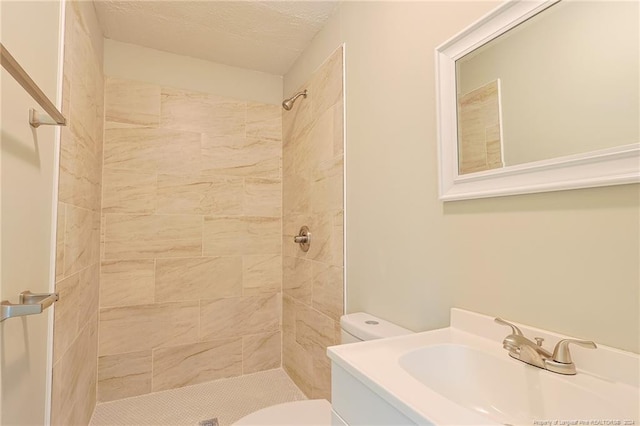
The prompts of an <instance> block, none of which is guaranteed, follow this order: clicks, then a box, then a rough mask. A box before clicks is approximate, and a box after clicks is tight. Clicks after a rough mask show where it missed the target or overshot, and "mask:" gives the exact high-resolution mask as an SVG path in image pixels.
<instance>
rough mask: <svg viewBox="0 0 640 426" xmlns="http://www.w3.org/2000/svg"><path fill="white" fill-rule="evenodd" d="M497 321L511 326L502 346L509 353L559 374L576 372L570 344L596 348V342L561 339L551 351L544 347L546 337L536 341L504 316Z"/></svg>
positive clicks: (513, 356) (519, 359)
mask: <svg viewBox="0 0 640 426" xmlns="http://www.w3.org/2000/svg"><path fill="white" fill-rule="evenodd" d="M495 321H496V322H497V323H498V324H500V325H506V326H508V327H511V334H509V335H508V336H507V337H505V338H504V340H503V342H502V347H503V348H505V349H506V350H507V351H509V355H510V356H511V357H512V358H515V359H517V360H518V361H522V362H526V363H527V364H531V365H534V366H536V367H538V368H543V369H545V370H549V371H553V372H554V373H559V374H576V366H575V364H574V363H573V360H572V359H571V353H570V352H569V344H570V343H575V344H577V345H580V346H583V347H585V348H590V349H596V348H597V346H596V344H595V343H594V342H592V341H588V340H575V339H564V340H560V341H559V342H558V344H557V345H556V347H555V348H554V350H553V353H551V352H549V351H548V350H546V349H545V348H543V347H542V342H543V341H544V339H543V338H542V337H535V338H534V339H535V342H532V341H531V340H529V339H527V338H526V337H525V336H524V334H522V331H520V329H519V328H518V327H516V326H515V325H514V324H511V323H509V322H507V321H505V320H503V319H502V318H496V319H495Z"/></svg>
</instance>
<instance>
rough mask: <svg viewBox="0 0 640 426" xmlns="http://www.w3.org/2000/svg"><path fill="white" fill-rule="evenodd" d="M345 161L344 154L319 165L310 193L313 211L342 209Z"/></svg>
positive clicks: (315, 171)
mask: <svg viewBox="0 0 640 426" xmlns="http://www.w3.org/2000/svg"><path fill="white" fill-rule="evenodd" d="M343 170H344V161H343V158H342V156H339V157H336V158H334V159H332V160H329V161H327V162H325V163H322V164H320V165H319V167H318V168H317V169H315V170H314V173H313V178H312V182H311V188H310V195H309V198H310V200H311V211H312V212H314V213H322V212H327V211H340V210H342V206H343V204H344V180H343Z"/></svg>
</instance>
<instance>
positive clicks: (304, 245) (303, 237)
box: [293, 226, 311, 252]
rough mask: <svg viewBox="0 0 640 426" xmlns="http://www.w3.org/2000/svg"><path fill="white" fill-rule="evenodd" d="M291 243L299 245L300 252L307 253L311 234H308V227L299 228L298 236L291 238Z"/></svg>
mask: <svg viewBox="0 0 640 426" xmlns="http://www.w3.org/2000/svg"><path fill="white" fill-rule="evenodd" d="M293 242H294V243H296V244H300V249H301V250H302V251H305V252H306V251H309V246H310V245H311V232H309V227H308V226H303V227H302V228H300V232H298V235H296V236H295V237H293Z"/></svg>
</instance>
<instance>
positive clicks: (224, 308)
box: [200, 293, 281, 340]
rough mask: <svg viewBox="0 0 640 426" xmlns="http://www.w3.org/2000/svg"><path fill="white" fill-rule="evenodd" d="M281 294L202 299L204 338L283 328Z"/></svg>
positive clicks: (201, 319) (201, 334)
mask: <svg viewBox="0 0 640 426" xmlns="http://www.w3.org/2000/svg"><path fill="white" fill-rule="evenodd" d="M280 296H281V295H280V293H277V294H273V295H267V296H248V297H233V298H228V299H216V300H202V301H201V303H200V338H201V339H203V340H210V339H215V338H226V337H234V336H243V335H247V334H258V333H266V332H274V331H277V330H278V329H279V328H280Z"/></svg>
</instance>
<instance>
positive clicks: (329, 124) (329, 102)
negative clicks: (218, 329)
mask: <svg viewBox="0 0 640 426" xmlns="http://www.w3.org/2000/svg"><path fill="white" fill-rule="evenodd" d="M342 55H343V51H342V49H341V48H340V49H338V50H336V51H335V52H333V54H332V55H331V56H330V57H329V58H328V59H326V61H325V62H324V63H323V64H322V66H321V67H320V68H319V69H317V70H316V71H315V72H314V73H313V74H312V75H311V76H310V77H309V79H308V80H307V81H306V82H305V83H304V84H303V85H302V86H300V87H299V88H298V89H299V90H302V89H308V91H309V92H308V93H309V95H308V97H307V98H306V99H305V98H298V100H297V101H296V103H295V104H294V106H293V108H292V109H291V110H290V111H285V112H284V113H283V114H284V115H283V135H284V145H283V188H284V194H283V214H284V216H283V221H284V232H283V233H284V235H283V238H284V240H283V243H282V244H283V247H282V248H283V256H284V258H283V291H284V296H283V312H282V314H283V315H282V321H283V322H282V328H283V333H284V336H283V366H284V368H285V370H286V371H287V372H288V373H289V375H290V376H291V378H292V379H293V380H294V381H295V383H296V384H297V385H298V387H300V389H302V390H303V392H304V393H305V394H306V395H307V396H308V397H309V398H326V399H330V398H331V366H330V362H329V359H328V358H327V355H326V352H327V346H331V345H335V344H338V343H339V342H340V316H341V315H342V313H343V310H344V306H343V305H344V303H343V299H344V293H343V287H344V285H343V276H344V267H343V265H344V263H343V259H344V255H343V229H344V226H343V216H344V215H343V213H344V207H343V202H344V190H343V182H344V179H343V175H344V172H343V171H344V137H343V90H342V79H343V60H342ZM303 225H307V226H308V227H309V229H310V232H311V245H310V247H309V251H308V252H304V251H302V250H301V249H300V248H299V247H298V245H297V244H294V243H293V242H292V240H293V237H294V236H295V235H298V231H299V229H300V228H301V227H302V226H303Z"/></svg>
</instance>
